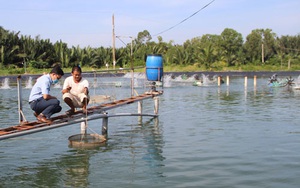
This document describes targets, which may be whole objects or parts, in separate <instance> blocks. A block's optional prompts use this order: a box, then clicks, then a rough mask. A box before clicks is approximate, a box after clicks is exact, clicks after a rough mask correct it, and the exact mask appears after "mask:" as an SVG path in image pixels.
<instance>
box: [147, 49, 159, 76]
mask: <svg viewBox="0 0 300 188" xmlns="http://www.w3.org/2000/svg"><path fill="white" fill-rule="evenodd" d="M146 76H147V80H149V81H161V79H162V76H163V58H162V55H160V54H151V55H147V59H146Z"/></svg>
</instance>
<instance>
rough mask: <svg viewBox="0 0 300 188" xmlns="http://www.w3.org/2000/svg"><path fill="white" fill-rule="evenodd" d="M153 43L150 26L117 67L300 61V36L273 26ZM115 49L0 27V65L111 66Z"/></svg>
mask: <svg viewBox="0 0 300 188" xmlns="http://www.w3.org/2000/svg"><path fill="white" fill-rule="evenodd" d="M157 39H158V42H154V41H153V40H152V37H151V35H150V33H149V32H148V31H147V30H144V31H142V32H139V33H138V35H137V36H136V38H134V39H133V41H132V43H128V44H126V45H125V46H124V47H121V48H117V49H115V60H116V61H115V66H116V67H123V68H127V67H129V66H130V63H131V62H134V66H140V65H145V57H146V55H147V54H162V55H163V57H164V64H165V65H169V66H172V65H181V66H188V65H193V66H196V67H199V70H200V69H201V70H214V71H218V70H224V68H226V67H236V68H238V67H240V66H243V65H247V66H249V67H251V65H255V66H257V65H262V66H263V65H274V66H283V65H284V66H286V65H290V63H293V65H300V56H299V55H300V35H299V34H298V35H296V36H281V37H278V36H277V35H276V34H275V33H274V32H272V30H271V29H255V30H253V31H252V32H251V33H250V34H249V35H248V36H247V37H246V40H245V41H244V39H243V36H242V34H240V33H238V32H237V31H235V30H234V29H230V28H226V29H224V31H223V32H222V33H221V34H220V35H212V34H206V35H202V36H200V37H195V38H193V39H190V40H187V41H185V42H184V43H183V44H182V45H176V44H174V42H173V41H169V42H164V41H163V38H162V37H161V36H159V37H158V38H157ZM112 50H113V49H112V47H106V48H105V47H99V48H91V47H84V48H80V47H79V46H76V47H75V46H72V47H71V48H69V47H68V46H67V44H66V43H64V42H63V41H61V40H60V41H57V42H55V43H54V44H53V43H51V42H50V40H49V39H41V38H40V37H39V36H36V37H35V38H32V37H31V36H24V35H20V32H13V31H8V30H5V29H4V28H3V27H1V26H0V67H1V68H20V67H23V66H24V64H25V63H26V66H27V67H32V68H37V69H41V68H50V67H51V66H53V65H54V64H60V65H61V66H62V67H63V68H66V67H72V66H73V65H76V64H80V65H81V66H88V67H93V68H104V67H105V66H106V65H107V64H109V65H110V66H112V64H113V63H112V61H113V57H112V54H113V53H112Z"/></svg>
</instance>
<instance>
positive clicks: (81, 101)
mask: <svg viewBox="0 0 300 188" xmlns="http://www.w3.org/2000/svg"><path fill="white" fill-rule="evenodd" d="M81 73H82V71H81V68H80V67H79V66H74V67H73V68H72V76H69V77H67V78H66V79H65V81H64V85H63V90H62V94H63V100H64V101H65V103H66V104H67V105H68V106H69V107H70V108H71V109H70V110H68V111H66V114H67V115H72V114H74V113H75V108H82V110H83V112H84V113H86V107H87V105H88V103H89V100H90V97H89V89H88V88H89V82H88V81H87V80H86V79H84V78H82V76H81Z"/></svg>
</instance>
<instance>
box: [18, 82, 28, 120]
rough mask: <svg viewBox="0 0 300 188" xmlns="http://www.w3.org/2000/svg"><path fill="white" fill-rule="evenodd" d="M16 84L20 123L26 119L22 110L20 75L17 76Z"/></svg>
mask: <svg viewBox="0 0 300 188" xmlns="http://www.w3.org/2000/svg"><path fill="white" fill-rule="evenodd" d="M17 84H18V114H19V123H20V124H21V123H22V122H23V121H24V120H25V121H26V119H25V117H24V114H23V111H22V84H21V76H18V78H17Z"/></svg>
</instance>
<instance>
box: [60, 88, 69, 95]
mask: <svg viewBox="0 0 300 188" xmlns="http://www.w3.org/2000/svg"><path fill="white" fill-rule="evenodd" d="M71 89H72V87H67V88H66V89H63V90H62V91H61V92H62V94H65V93H68V92H70V90H71Z"/></svg>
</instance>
